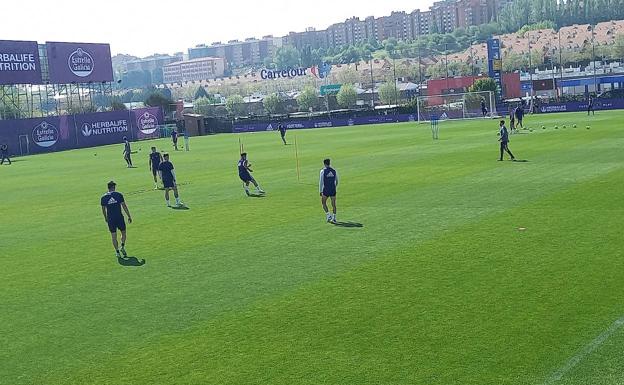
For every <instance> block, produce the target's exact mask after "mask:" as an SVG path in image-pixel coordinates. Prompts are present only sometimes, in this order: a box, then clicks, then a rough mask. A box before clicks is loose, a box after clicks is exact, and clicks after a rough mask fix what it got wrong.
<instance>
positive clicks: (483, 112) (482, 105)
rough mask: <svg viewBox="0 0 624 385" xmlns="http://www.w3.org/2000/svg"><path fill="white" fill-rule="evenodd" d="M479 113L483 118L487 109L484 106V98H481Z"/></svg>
mask: <svg viewBox="0 0 624 385" xmlns="http://www.w3.org/2000/svg"><path fill="white" fill-rule="evenodd" d="M481 113H482V114H483V117H484V118H485V117H486V115H487V113H488V110H487V107H486V106H485V99H483V98H481Z"/></svg>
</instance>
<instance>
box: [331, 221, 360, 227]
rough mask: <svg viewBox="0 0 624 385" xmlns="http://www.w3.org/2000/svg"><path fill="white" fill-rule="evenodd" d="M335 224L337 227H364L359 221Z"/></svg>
mask: <svg viewBox="0 0 624 385" xmlns="http://www.w3.org/2000/svg"><path fill="white" fill-rule="evenodd" d="M333 225H334V226H336V227H344V228H349V229H361V228H363V227H364V225H363V224H361V223H358V222H336V223H334V224H333Z"/></svg>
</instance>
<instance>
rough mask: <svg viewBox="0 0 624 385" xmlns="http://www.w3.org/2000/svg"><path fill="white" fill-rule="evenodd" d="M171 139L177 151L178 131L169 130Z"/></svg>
mask: <svg viewBox="0 0 624 385" xmlns="http://www.w3.org/2000/svg"><path fill="white" fill-rule="evenodd" d="M171 141H172V142H173V148H174V149H175V150H176V151H178V131H176V130H173V131H171Z"/></svg>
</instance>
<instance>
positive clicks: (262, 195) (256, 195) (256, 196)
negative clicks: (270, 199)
mask: <svg viewBox="0 0 624 385" xmlns="http://www.w3.org/2000/svg"><path fill="white" fill-rule="evenodd" d="M248 197H249V198H266V194H256V193H249V195H248Z"/></svg>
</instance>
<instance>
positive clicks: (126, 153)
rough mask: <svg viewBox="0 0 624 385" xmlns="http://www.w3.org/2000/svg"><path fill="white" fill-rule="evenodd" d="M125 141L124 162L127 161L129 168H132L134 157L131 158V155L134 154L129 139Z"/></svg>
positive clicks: (125, 138)
mask: <svg viewBox="0 0 624 385" xmlns="http://www.w3.org/2000/svg"><path fill="white" fill-rule="evenodd" d="M123 140H124V151H123V154H124V160H125V161H126V163H127V164H128V168H132V167H133V166H132V157H131V156H130V154H132V150H131V149H130V142H129V141H128V138H127V137H125V136H124V137H123Z"/></svg>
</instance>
